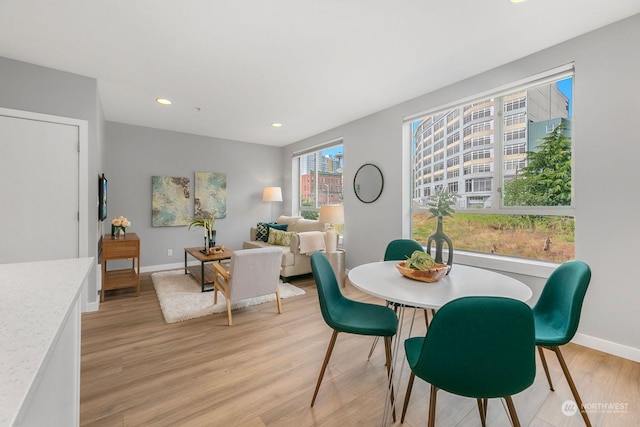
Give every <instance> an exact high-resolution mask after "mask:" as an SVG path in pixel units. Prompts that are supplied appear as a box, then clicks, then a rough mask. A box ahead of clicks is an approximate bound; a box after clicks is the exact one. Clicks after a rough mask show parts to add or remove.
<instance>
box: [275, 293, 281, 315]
mask: <svg viewBox="0 0 640 427" xmlns="http://www.w3.org/2000/svg"><path fill="white" fill-rule="evenodd" d="M276 302H277V303H278V314H282V302H281V301H280V289H276Z"/></svg>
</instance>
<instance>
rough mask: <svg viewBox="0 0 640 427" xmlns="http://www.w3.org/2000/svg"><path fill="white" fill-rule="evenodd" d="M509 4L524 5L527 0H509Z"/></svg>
mask: <svg viewBox="0 0 640 427" xmlns="http://www.w3.org/2000/svg"><path fill="white" fill-rule="evenodd" d="M509 1H510V2H511V3H524V2H525V1H527V0H509Z"/></svg>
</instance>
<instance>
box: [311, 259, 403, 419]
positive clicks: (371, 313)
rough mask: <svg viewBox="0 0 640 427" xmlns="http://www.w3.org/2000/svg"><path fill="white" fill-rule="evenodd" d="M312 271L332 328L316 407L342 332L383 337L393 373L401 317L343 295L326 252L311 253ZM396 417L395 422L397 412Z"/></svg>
mask: <svg viewBox="0 0 640 427" xmlns="http://www.w3.org/2000/svg"><path fill="white" fill-rule="evenodd" d="M311 271H312V273H313V278H314V279H315V281H316V287H317V289H318V299H319V301H320V312H321V313H322V317H323V318H324V321H325V322H326V324H327V325H328V326H329V327H330V328H331V329H333V334H332V335H331V340H330V341H329V347H328V348H327V353H326V355H325V357H324V361H323V362H322V368H321V369H320V374H319V375H318V382H317V383H316V389H315V391H314V393H313V398H312V399H311V406H312V407H313V404H314V403H315V401H316V397H317V395H318V390H319V389H320V384H321V383H322V378H323V377H324V373H325V370H326V369H327V365H328V363H329V359H330V358H331V353H332V352H333V348H334V346H335V344H336V339H337V337H338V333H340V332H346V333H350V334H356V335H370V336H377V337H378V336H379V337H383V338H384V346H385V357H386V363H385V365H386V368H387V376H389V375H390V372H391V337H392V336H394V335H395V334H396V331H397V328H398V318H397V316H396V314H395V313H394V312H393V310H391V309H390V308H388V307H384V306H382V305H377V304H369V303H364V302H360V301H354V300H351V299H348V298H346V297H345V296H344V295H342V292H340V287H339V286H338V280H337V279H336V276H335V274H334V272H333V269H332V268H331V265H330V264H329V261H328V260H327V258H326V257H325V256H324V254H322V253H320V252H315V253H313V254H312V255H311ZM391 402H392V403H393V390H392V391H391ZM393 418H394V421H395V413H394V417H393Z"/></svg>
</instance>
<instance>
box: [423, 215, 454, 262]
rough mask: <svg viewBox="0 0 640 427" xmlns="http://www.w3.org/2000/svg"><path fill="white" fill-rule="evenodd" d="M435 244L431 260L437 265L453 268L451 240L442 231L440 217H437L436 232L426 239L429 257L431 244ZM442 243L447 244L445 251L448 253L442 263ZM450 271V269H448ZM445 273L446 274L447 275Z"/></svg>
mask: <svg viewBox="0 0 640 427" xmlns="http://www.w3.org/2000/svg"><path fill="white" fill-rule="evenodd" d="M432 243H435V245H436V255H435V257H434V258H433V260H434V261H435V262H437V263H438V264H447V265H448V266H450V267H452V266H453V243H451V239H450V238H449V236H447V235H446V234H444V232H443V231H442V217H438V224H437V226H436V231H435V232H434V233H433V234H431V235H430V236H429V238H428V239H427V253H428V254H429V255H431V244H432ZM444 243H446V244H447V251H448V252H449V256H448V258H447V262H446V263H444V262H442V247H443V245H444ZM449 271H451V268H449ZM449 271H447V274H449Z"/></svg>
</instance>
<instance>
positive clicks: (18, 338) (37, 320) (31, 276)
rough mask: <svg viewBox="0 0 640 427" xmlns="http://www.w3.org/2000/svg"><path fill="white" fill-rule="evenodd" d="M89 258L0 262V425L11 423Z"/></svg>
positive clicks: (55, 335) (76, 292) (54, 337)
mask: <svg viewBox="0 0 640 427" xmlns="http://www.w3.org/2000/svg"><path fill="white" fill-rule="evenodd" d="M93 263H94V259H93V258H79V259H68V260H56V261H41V262H27V263H19V264H3V265H0V426H5V425H11V424H12V423H13V422H14V420H15V417H16V416H17V415H18V413H19V411H20V408H21V407H22V405H23V403H24V402H25V399H26V398H27V396H28V394H29V390H30V389H31V387H32V386H33V385H34V384H36V382H37V381H36V380H37V378H38V376H39V374H40V369H41V367H42V366H43V364H44V362H45V361H46V360H47V357H48V354H49V351H50V349H51V348H52V346H53V344H54V343H55V342H56V340H57V339H58V334H59V330H60V327H61V325H63V323H64V322H65V320H66V318H67V316H68V314H69V309H70V307H71V306H72V303H73V302H74V301H75V299H76V298H77V297H78V295H79V294H80V291H81V285H82V283H83V281H84V280H85V278H86V277H87V274H88V273H89V271H90V269H91V267H92V265H93Z"/></svg>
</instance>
